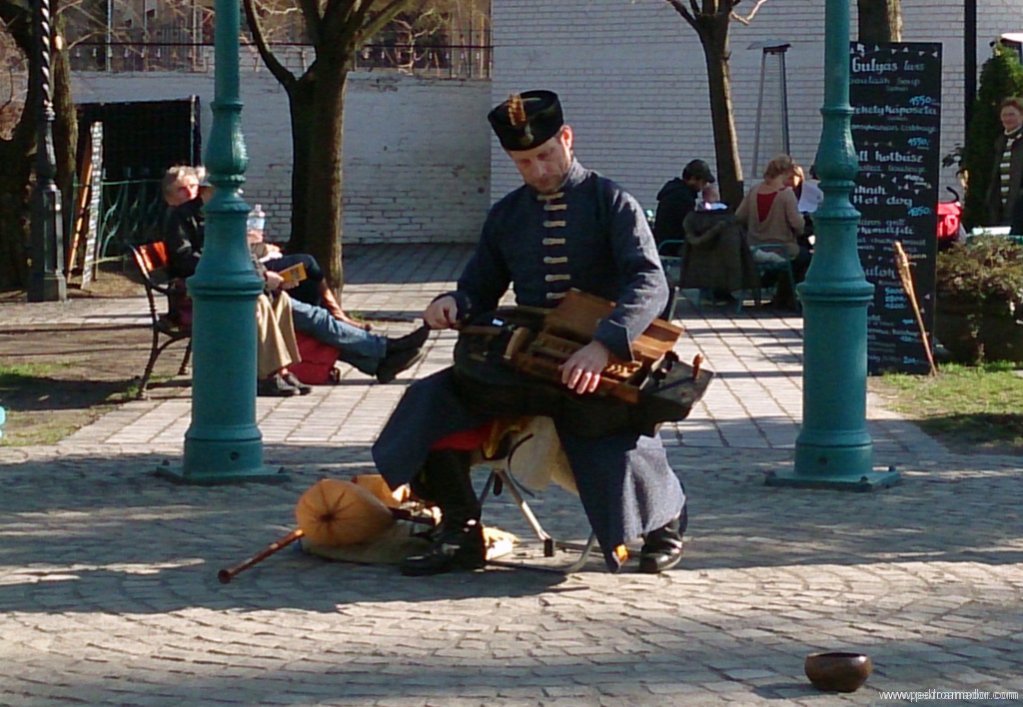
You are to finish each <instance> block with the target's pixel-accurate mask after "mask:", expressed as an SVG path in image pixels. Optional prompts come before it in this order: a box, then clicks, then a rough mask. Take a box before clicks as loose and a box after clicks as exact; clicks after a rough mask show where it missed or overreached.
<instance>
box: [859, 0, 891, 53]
mask: <svg viewBox="0 0 1023 707" xmlns="http://www.w3.org/2000/svg"><path fill="white" fill-rule="evenodd" d="M856 7H857V9H858V10H859V21H858V23H857V24H858V26H857V34H858V35H859V40H860V41H861V42H874V43H878V44H886V43H888V42H901V41H902V0H856Z"/></svg>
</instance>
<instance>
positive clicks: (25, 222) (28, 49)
mask: <svg viewBox="0 0 1023 707" xmlns="http://www.w3.org/2000/svg"><path fill="white" fill-rule="evenodd" d="M0 24H2V25H3V26H4V27H5V29H6V31H7V32H9V33H10V35H11V37H12V38H13V39H14V41H15V43H16V44H17V45H18V48H19V49H21V51H22V53H23V54H24V55H25V58H26V65H28V63H29V61H28V59H29V57H31V54H32V11H31V7H25V6H22V5H20V4H19V3H14V2H8V1H4V0H0ZM29 71H31V67H30V68H29ZM37 100H38V91H36V88H35V82H32V81H30V82H29V86H28V92H27V95H26V96H25V108H24V110H23V111H22V113H21V117H20V118H19V119H18V123H17V125H16V126H15V127H14V131H13V134H12V135H11V138H10V139H9V140H4V139H2V138H0V290H9V289H24V288H25V287H27V286H28V279H29V268H28V244H29V233H30V228H29V226H30V222H29V213H30V212H29V203H30V197H31V191H30V189H29V183H30V178H31V175H32V158H33V156H34V154H35V150H34V148H35V120H34V116H33V113H32V106H34V105H35V103H36V101H37Z"/></svg>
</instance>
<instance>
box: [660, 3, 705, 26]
mask: <svg viewBox="0 0 1023 707" xmlns="http://www.w3.org/2000/svg"><path fill="white" fill-rule="evenodd" d="M664 1H665V2H666V3H668V4H669V5H671V6H672V7H673V8H675V12H677V13H678V14H680V15H682V19H684V20H685V21H686V22H688V23H689V24H690V25H692V27H693V29H697V27H696V15H697V14H699V9H698V8H697V7H696V2H695V0H689V4H690V5H691V7H692V9H690V8H687V7H686V6H685V5H683V4H682V0H664Z"/></svg>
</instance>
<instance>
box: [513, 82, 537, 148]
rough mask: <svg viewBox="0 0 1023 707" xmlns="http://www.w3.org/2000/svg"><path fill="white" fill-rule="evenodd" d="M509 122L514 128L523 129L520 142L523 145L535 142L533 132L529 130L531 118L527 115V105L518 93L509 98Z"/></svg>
mask: <svg viewBox="0 0 1023 707" xmlns="http://www.w3.org/2000/svg"><path fill="white" fill-rule="evenodd" d="M508 122H509V123H511V126H512V127H513V128H522V137H520V138H519V142H521V143H522V144H523V145H529V144H531V143H532V142H533V131H532V130H530V128H529V117H528V116H527V115H526V103H525V101H523V100H522V96H521V95H520V94H518V93H513V94H512V95H510V96H508Z"/></svg>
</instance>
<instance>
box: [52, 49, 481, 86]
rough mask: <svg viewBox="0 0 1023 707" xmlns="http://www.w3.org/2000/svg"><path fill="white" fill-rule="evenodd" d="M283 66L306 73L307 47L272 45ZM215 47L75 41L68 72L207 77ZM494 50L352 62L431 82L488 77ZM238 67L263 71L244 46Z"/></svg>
mask: <svg viewBox="0 0 1023 707" xmlns="http://www.w3.org/2000/svg"><path fill="white" fill-rule="evenodd" d="M272 48H273V50H274V53H275V54H276V55H277V57H278V59H279V60H280V61H281V63H283V64H284V65H285V66H286V67H288V68H289V69H291V70H292V71H296V72H299V73H301V72H304V71H305V69H306V68H307V67H308V66H309V65H310V64H311V63H312V61H313V59H314V58H315V53H314V51H313V48H312V47H311V46H310V45H306V44H293V43H280V44H274V45H272ZM213 55H214V48H213V44H210V43H196V42H187V41H181V42H173V41H170V42H168V41H164V42H130V41H125V42H122V41H112V42H102V41H88V42H78V43H77V44H75V45H74V47H73V48H72V50H71V68H72V69H73V70H75V71H108V72H111V73H118V72H132V71H181V72H191V73H206V72H210V71H212V70H213ZM492 59H493V51H492V47H491V46H490V44H489V42H488V43H483V44H473V43H466V44H449V45H443V46H420V45H416V44H400V43H387V44H367V45H364V46H363V47H362V48H361V49H360V50H359V51H358V52H357V53H356V56H355V57H354V68H356V69H357V70H369V71H395V72H401V73H408V74H413V75H417V76H427V77H432V78H454V79H468V78H481V79H486V78H490V75H491V64H492ZM240 65H241V68H242V69H243V70H253V71H258V70H262V69H264V68H265V67H264V66H263V62H262V60H261V59H260V57H259V53H258V52H257V51H256V47H255V45H253V44H243V46H242V57H241V60H240Z"/></svg>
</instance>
